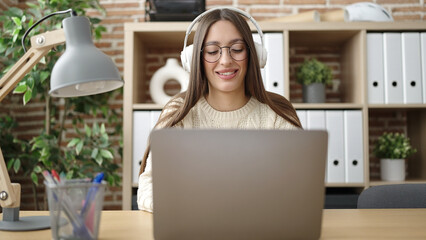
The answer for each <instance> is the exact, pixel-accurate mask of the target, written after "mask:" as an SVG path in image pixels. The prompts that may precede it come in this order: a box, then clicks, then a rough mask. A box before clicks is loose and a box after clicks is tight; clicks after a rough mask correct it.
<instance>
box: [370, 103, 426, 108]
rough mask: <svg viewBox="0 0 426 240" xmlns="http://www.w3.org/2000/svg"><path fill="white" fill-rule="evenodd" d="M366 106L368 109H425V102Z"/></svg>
mask: <svg viewBox="0 0 426 240" xmlns="http://www.w3.org/2000/svg"><path fill="white" fill-rule="evenodd" d="M368 108H370V109H395V108H398V109H405V108H410V109H426V104H424V103H420V104H368Z"/></svg>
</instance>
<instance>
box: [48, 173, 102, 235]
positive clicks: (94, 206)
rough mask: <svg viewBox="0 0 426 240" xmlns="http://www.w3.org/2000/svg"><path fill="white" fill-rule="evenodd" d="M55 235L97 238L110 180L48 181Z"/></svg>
mask: <svg viewBox="0 0 426 240" xmlns="http://www.w3.org/2000/svg"><path fill="white" fill-rule="evenodd" d="M44 184H45V186H46V191H47V195H48V203H49V211H50V221H51V227H52V238H53V239H97V238H98V232H99V223H100V218H101V212H102V207H103V201H104V194H105V187H106V183H105V182H102V183H92V182H90V181H85V180H67V181H63V182H61V183H59V184H51V183H47V182H45V183H44Z"/></svg>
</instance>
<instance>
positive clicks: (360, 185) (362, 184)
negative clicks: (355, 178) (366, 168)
mask: <svg viewBox="0 0 426 240" xmlns="http://www.w3.org/2000/svg"><path fill="white" fill-rule="evenodd" d="M325 187H365V184H364V183H326V184H325Z"/></svg>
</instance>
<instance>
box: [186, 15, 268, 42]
mask: <svg viewBox="0 0 426 240" xmlns="http://www.w3.org/2000/svg"><path fill="white" fill-rule="evenodd" d="M220 9H229V10H232V11H235V12H238V13H239V14H241V15H243V16H244V17H246V18H248V19H249V20H250V21H251V22H252V23H253V25H254V26H255V27H256V29H257V32H258V33H259V36H260V41H261V43H262V47H263V46H264V42H263V32H262V29H261V28H260V26H259V24H257V22H256V20H254V18H253V17H252V16H251V15H249V14H248V13H246V12H244V11H242V10H240V9H238V8H234V7H216V8H212V9H210V10H207V11H205V12H203V13H201V14H200V15H198V16H197V17H196V18H195V19H194V20H193V21H192V22H191V24H190V25H189V27H188V29H187V30H186V34H185V40H184V42H183V51H185V48H186V43H187V41H188V36H189V34H191V31H192V28H193V27H194V25H195V24H197V23H198V22H199V21H200V20H201V18H202V17H204V15H206V14H207V13H210V12H213V11H215V10H220Z"/></svg>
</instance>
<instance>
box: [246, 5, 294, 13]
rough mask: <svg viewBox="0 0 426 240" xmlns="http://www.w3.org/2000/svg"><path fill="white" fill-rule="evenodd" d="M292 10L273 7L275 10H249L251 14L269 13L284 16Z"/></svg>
mask: <svg viewBox="0 0 426 240" xmlns="http://www.w3.org/2000/svg"><path fill="white" fill-rule="evenodd" d="M292 12H293V10H292V9H291V8H281V7H275V8H252V9H250V13H251V14H261V13H263V14H269V13H284V14H291V13H292Z"/></svg>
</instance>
